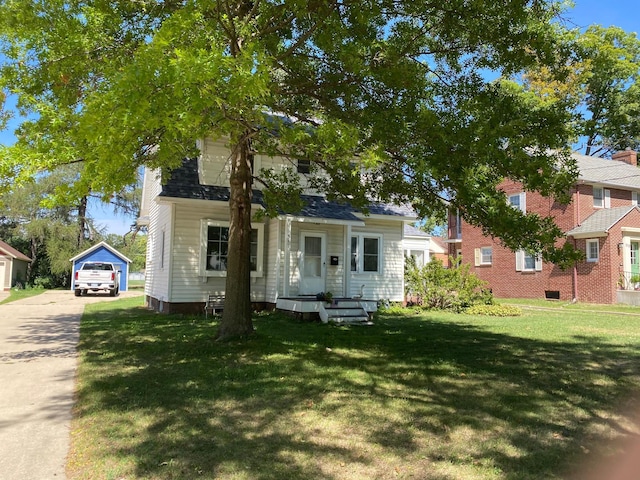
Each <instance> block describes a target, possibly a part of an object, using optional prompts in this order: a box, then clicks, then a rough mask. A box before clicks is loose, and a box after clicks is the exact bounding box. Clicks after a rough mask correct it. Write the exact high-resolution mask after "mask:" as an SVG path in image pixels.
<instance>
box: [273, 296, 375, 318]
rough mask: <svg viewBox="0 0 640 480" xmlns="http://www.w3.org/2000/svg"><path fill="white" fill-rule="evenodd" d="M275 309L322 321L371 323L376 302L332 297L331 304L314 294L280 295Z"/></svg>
mask: <svg viewBox="0 0 640 480" xmlns="http://www.w3.org/2000/svg"><path fill="white" fill-rule="evenodd" d="M276 309H277V310H282V311H285V312H290V313H292V314H294V315H295V316H296V317H298V318H301V319H303V320H318V319H320V320H321V321H322V322H323V323H329V322H331V323H336V324H349V325H373V323H372V322H371V317H372V315H373V313H374V312H375V311H376V310H377V309H378V302H376V301H375V300H365V299H359V298H334V299H333V302H332V303H331V304H329V303H327V302H325V301H323V300H318V299H317V298H316V296H315V295H307V296H305V295H302V296H298V297H281V298H278V300H277V301H276Z"/></svg>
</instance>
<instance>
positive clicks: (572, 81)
mask: <svg viewBox="0 0 640 480" xmlns="http://www.w3.org/2000/svg"><path fill="white" fill-rule="evenodd" d="M563 36H564V38H565V41H566V42H567V45H568V46H569V47H570V48H569V49H568V51H569V52H570V55H569V56H568V57H567V59H566V60H565V61H564V62H562V61H559V62H558V65H557V70H555V71H554V70H553V69H551V68H549V67H548V66H544V65H536V66H535V67H536V68H534V69H533V70H531V71H529V72H528V73H526V74H525V77H524V78H525V84H526V85H527V87H528V88H529V89H531V91H533V92H535V93H537V94H538V95H540V96H542V97H545V98H548V99H551V100H560V101H563V102H564V103H566V104H568V105H569V106H570V107H571V108H572V111H573V113H574V124H575V129H576V133H575V135H576V142H577V143H578V144H579V145H580V148H579V150H580V151H582V152H583V153H584V154H585V155H596V156H601V157H608V156H610V155H611V154H612V153H615V152H616V151H619V150H624V149H625V148H633V149H638V148H640V84H639V83H638V81H639V80H640V40H639V39H638V37H637V34H636V33H630V32H625V31H624V30H622V29H621V28H618V27H608V28H605V27H602V26H599V25H592V26H590V27H589V28H587V29H586V30H585V31H584V32H580V31H579V30H568V31H566V32H564V35H563ZM559 74H560V75H559Z"/></svg>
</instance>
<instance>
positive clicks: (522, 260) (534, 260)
mask: <svg viewBox="0 0 640 480" xmlns="http://www.w3.org/2000/svg"><path fill="white" fill-rule="evenodd" d="M541 270H542V256H541V255H536V254H534V253H530V252H527V251H525V250H518V251H517V252H516V271H517V272H539V271H541Z"/></svg>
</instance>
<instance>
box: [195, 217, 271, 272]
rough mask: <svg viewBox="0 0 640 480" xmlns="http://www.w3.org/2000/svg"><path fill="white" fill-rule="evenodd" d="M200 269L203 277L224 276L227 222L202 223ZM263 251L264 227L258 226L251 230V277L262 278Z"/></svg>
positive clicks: (227, 233) (227, 237)
mask: <svg viewBox="0 0 640 480" xmlns="http://www.w3.org/2000/svg"><path fill="white" fill-rule="evenodd" d="M201 235H202V239H201V243H202V247H201V253H200V256H201V269H202V271H203V272H204V276H208V277H215V276H221V277H223V276H226V274H227V259H228V255H229V222H223V221H215V220H203V221H202V234H201ZM263 249H264V225H262V224H258V225H255V226H254V228H252V229H251V252H250V254H249V261H250V262H251V276H254V277H261V276H262V270H263V269H262V258H263V254H262V252H263Z"/></svg>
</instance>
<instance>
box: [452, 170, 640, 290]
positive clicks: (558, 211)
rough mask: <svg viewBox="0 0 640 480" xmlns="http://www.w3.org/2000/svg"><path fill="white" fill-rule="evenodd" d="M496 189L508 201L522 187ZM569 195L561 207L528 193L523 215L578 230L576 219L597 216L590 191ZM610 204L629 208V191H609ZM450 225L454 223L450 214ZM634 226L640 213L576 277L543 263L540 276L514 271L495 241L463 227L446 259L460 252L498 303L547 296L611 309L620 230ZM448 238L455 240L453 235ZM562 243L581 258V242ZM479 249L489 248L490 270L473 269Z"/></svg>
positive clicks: (511, 256)
mask: <svg viewBox="0 0 640 480" xmlns="http://www.w3.org/2000/svg"><path fill="white" fill-rule="evenodd" d="M500 188H502V190H504V192H505V193H506V194H507V195H509V194H515V193H519V192H521V191H522V187H521V185H520V184H518V183H516V182H512V181H505V182H503V183H502V184H501V187H500ZM571 195H572V203H571V204H570V205H563V204H560V203H558V202H554V201H553V200H552V199H550V198H547V197H543V196H542V195H540V194H538V193H535V192H527V194H526V207H527V211H528V212H536V213H539V214H541V215H543V216H548V215H550V216H553V217H554V218H555V219H556V223H557V224H558V226H559V227H560V228H561V229H562V230H563V231H568V230H570V229H571V228H573V227H574V226H576V225H577V224H578V215H579V218H580V219H581V220H584V219H585V218H587V217H588V216H589V215H591V214H592V213H594V212H595V211H596V210H598V209H597V208H594V206H593V187H592V186H591V185H578V186H577V187H576V188H575V189H573V190H572V192H571ZM610 198H611V207H612V208H614V207H618V206H623V205H630V204H631V192H630V191H625V190H618V189H610ZM453 220H454V221H455V212H454V214H453ZM639 225H640V212H637V211H634V212H632V213H631V214H630V215H628V216H627V217H625V219H623V220H622V221H621V222H618V224H616V225H615V226H614V227H613V228H612V229H611V231H610V232H609V235H608V236H606V237H601V238H599V248H600V256H599V261H598V262H587V261H586V260H585V261H582V262H580V263H579V264H577V265H576V267H575V271H574V269H573V268H569V269H567V270H564V271H563V270H561V269H560V268H559V267H557V266H555V265H553V264H549V263H543V265H542V270H541V271H526V272H525V271H516V254H515V252H512V251H511V250H509V249H507V248H505V247H503V246H502V245H501V244H500V242H499V240H493V239H491V238H488V237H485V236H484V235H483V234H482V231H481V230H480V229H479V228H476V227H472V226H470V225H468V224H466V223H464V222H463V223H462V239H463V242H462V243H458V244H451V245H450V254H454V253H455V251H456V249H457V248H461V250H462V256H463V259H464V260H463V261H464V262H465V263H469V264H471V270H472V271H473V272H475V273H476V274H477V275H478V276H479V277H480V278H482V279H483V280H486V281H487V282H488V283H489V285H490V288H491V289H492V291H493V293H494V295H495V296H496V297H497V298H545V296H546V295H547V294H548V293H550V292H553V293H556V292H557V293H558V294H559V297H560V299H561V300H563V301H570V300H572V299H573V298H574V297H575V296H576V294H577V299H578V301H581V302H589V303H615V302H616V285H617V281H618V278H619V276H620V272H621V270H622V256H621V253H620V252H619V249H618V243H620V242H621V241H622V230H621V228H622V227H624V226H635V227H638V226H639ZM452 233H454V234H455V229H454V230H453V232H452ZM566 241H568V242H571V244H572V245H574V246H575V247H576V248H578V249H580V250H582V251H583V252H584V251H585V249H586V239H573V238H569V239H567V240H566ZM558 246H561V245H558ZM480 247H492V251H493V262H492V264H491V265H480V266H475V249H476V248H480ZM574 280H575V281H576V282H577V288H576V287H575V286H574ZM576 290H577V291H576Z"/></svg>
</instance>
